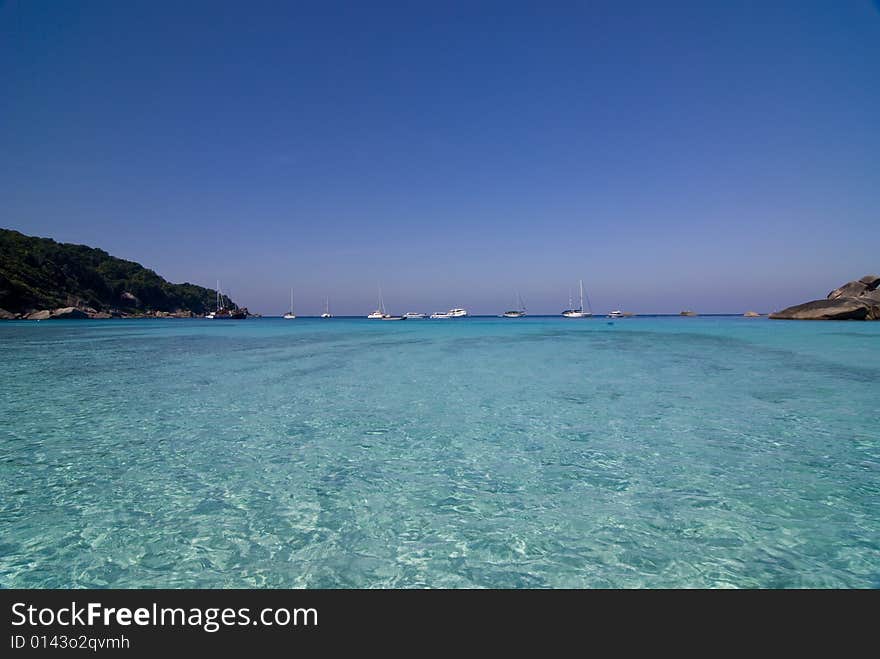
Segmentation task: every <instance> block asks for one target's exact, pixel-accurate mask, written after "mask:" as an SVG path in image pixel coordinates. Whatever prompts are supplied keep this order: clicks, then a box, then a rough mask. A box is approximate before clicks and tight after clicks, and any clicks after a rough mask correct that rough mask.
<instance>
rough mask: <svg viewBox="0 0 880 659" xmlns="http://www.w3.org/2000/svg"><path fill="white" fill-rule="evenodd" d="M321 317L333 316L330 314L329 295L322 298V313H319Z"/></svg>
mask: <svg viewBox="0 0 880 659" xmlns="http://www.w3.org/2000/svg"><path fill="white" fill-rule="evenodd" d="M321 318H333V316H331V315H330V298H329V297H325V298H324V313H322V314H321Z"/></svg>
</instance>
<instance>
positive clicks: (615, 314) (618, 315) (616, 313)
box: [608, 309, 623, 318]
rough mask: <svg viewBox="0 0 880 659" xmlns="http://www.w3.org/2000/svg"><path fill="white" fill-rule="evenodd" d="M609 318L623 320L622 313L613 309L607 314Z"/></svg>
mask: <svg viewBox="0 0 880 659" xmlns="http://www.w3.org/2000/svg"><path fill="white" fill-rule="evenodd" d="M608 317H609V318H623V312H622V311H621V310H620V309H615V310H614V311H612V312H611V313H610V314H608Z"/></svg>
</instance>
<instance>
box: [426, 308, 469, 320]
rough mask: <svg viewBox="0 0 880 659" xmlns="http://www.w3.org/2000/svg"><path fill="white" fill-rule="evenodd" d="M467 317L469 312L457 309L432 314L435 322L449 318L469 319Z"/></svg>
mask: <svg viewBox="0 0 880 659" xmlns="http://www.w3.org/2000/svg"><path fill="white" fill-rule="evenodd" d="M467 315H468V312H467V310H465V309H461V308H459V307H456V308H455V309H450V310H449V311H438V312H437V313H432V314H431V318H433V319H435V320H446V319H449V318H465V317H467Z"/></svg>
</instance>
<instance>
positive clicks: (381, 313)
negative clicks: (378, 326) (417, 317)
mask: <svg viewBox="0 0 880 659" xmlns="http://www.w3.org/2000/svg"><path fill="white" fill-rule="evenodd" d="M367 318H369V319H370V320H406V316H392V315H391V314H389V313H387V312H386V311H385V301H384V300H383V299H382V287H381V286H380V287H379V308H378V309H376V310H375V311H374V312H373V313H371V314H369V315H368V316H367Z"/></svg>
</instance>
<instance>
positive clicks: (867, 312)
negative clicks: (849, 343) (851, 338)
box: [770, 275, 880, 320]
mask: <svg viewBox="0 0 880 659" xmlns="http://www.w3.org/2000/svg"><path fill="white" fill-rule="evenodd" d="M878 287H880V276H878V275H865V276H864V277H862V278H861V279H857V280H854V281H851V282H847V283H846V284H844V285H843V286H841V287H839V288H835V289H834V290H833V291H831V292H830V293H829V294H828V296H827V297H826V298H825V299H824V300H812V301H810V302H804V303H803V304H796V305H794V306H793V307H788V308H787V309H783V310H782V311H775V312H773V313H771V314H770V318H771V319H774V320H880V288H878Z"/></svg>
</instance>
